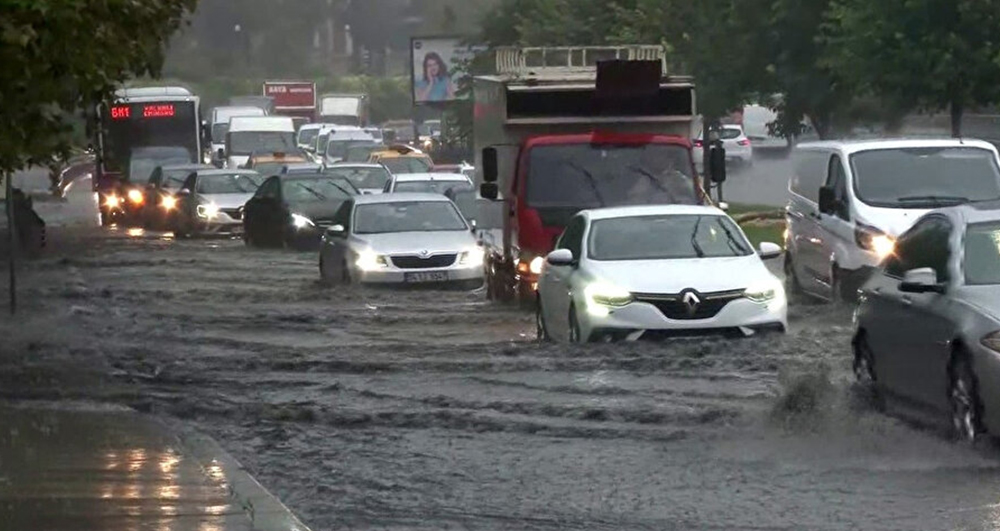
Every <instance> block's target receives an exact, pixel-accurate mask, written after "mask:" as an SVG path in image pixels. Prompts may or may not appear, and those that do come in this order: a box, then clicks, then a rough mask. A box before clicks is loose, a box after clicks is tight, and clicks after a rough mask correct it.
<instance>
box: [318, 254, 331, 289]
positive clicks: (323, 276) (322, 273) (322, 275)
mask: <svg viewBox="0 0 1000 531" xmlns="http://www.w3.org/2000/svg"><path fill="white" fill-rule="evenodd" d="M319 280H320V282H322V283H323V284H327V283H329V282H330V275H329V274H328V273H327V272H326V260H323V253H320V255H319Z"/></svg>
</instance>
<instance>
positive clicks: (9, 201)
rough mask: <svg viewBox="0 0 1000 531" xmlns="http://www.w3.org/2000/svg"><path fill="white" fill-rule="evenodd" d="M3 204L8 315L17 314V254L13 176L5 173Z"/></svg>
mask: <svg viewBox="0 0 1000 531" xmlns="http://www.w3.org/2000/svg"><path fill="white" fill-rule="evenodd" d="M4 177H5V178H4V204H5V205H6V210H7V240H8V243H9V244H10V254H9V256H10V263H9V264H8V266H9V267H10V314H11V315H14V314H15V313H17V277H16V275H15V273H14V266H15V265H16V264H17V260H16V257H15V255H16V254H17V237H16V236H15V232H14V231H15V228H14V195H13V193H12V190H13V186H12V185H11V181H12V180H13V179H14V176H13V175H11V174H10V173H7V174H6V175H5V176H4Z"/></svg>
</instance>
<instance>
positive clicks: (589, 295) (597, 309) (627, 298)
mask: <svg viewBox="0 0 1000 531" xmlns="http://www.w3.org/2000/svg"><path fill="white" fill-rule="evenodd" d="M583 295H584V297H586V300H587V311H588V312H590V313H591V314H593V315H600V316H604V315H607V314H608V308H621V307H622V306H625V305H628V304H631V303H632V301H634V300H635V299H634V298H633V297H632V294H631V293H630V292H629V291H628V290H625V289H622V288H620V287H618V286H615V285H614V284H608V283H606V282H594V283H593V284H589V285H587V287H586V288H584V289H583Z"/></svg>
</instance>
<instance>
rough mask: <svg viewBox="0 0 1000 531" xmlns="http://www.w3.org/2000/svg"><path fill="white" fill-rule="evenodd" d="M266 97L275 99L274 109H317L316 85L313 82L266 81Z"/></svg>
mask: <svg viewBox="0 0 1000 531" xmlns="http://www.w3.org/2000/svg"><path fill="white" fill-rule="evenodd" d="M264 96H270V97H272V98H274V109H275V110H276V111H279V112H280V111H281V110H282V109H293V110H304V109H315V108H316V84H315V83H313V82H312V81H265V82H264Z"/></svg>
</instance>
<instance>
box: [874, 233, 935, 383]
mask: <svg viewBox="0 0 1000 531" xmlns="http://www.w3.org/2000/svg"><path fill="white" fill-rule="evenodd" d="M933 221H934V220H933V219H932V218H925V219H923V220H921V221H920V222H918V223H917V224H916V225H914V226H913V228H911V229H910V230H909V231H908V232H907V233H906V234H904V235H903V236H902V237H901V238H900V239H899V241H898V243H897V246H896V251H895V255H894V257H893V258H892V259H891V260H887V261H886V267H885V269H884V270H883V273H882V274H883V277H882V280H883V281H882V282H880V283H879V284H878V285H876V287H875V288H874V289H873V290H872V291H871V293H869V294H868V297H869V299H870V300H871V302H872V304H873V305H874V306H873V308H872V314H873V315H874V316H876V317H875V319H876V322H874V323H871V326H870V327H869V330H868V334H869V342H870V345H871V347H872V350H873V351H874V352H875V355H876V360H875V367H876V371H877V373H876V374H877V376H878V379H879V381H880V382H881V383H882V385H883V386H884V387H885V388H886V389H887V390H889V391H890V392H892V393H894V394H897V395H899V396H902V397H906V398H909V399H914V400H919V399H920V396H921V394H920V391H919V389H918V388H919V385H918V384H919V382H915V381H914V378H916V377H917V376H918V375H919V374H920V371H919V370H918V369H917V368H916V366H915V361H916V359H917V353H916V352H915V351H914V349H915V346H916V345H918V344H919V343H920V341H922V339H921V337H922V336H923V334H922V333H921V332H920V331H918V330H916V327H915V323H916V322H917V321H918V320H919V317H920V312H919V310H918V308H917V307H915V305H914V302H915V301H914V296H913V294H910V293H904V292H902V291H900V289H899V285H900V282H901V281H902V279H903V276H904V275H905V274H906V272H907V271H909V270H911V269H917V268H920V267H929V265H930V264H929V260H928V255H927V253H926V252H924V247H925V246H927V245H929V244H930V243H931V239H932V236H933V234H932V231H933V228H934V227H933V226H932V224H933ZM914 336H918V337H914Z"/></svg>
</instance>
